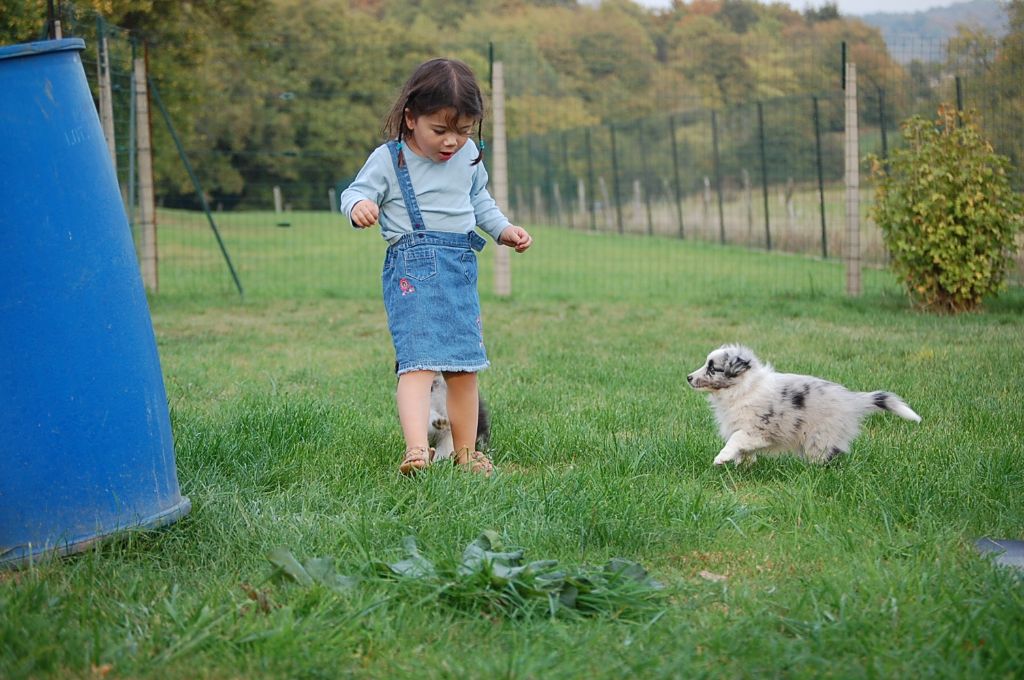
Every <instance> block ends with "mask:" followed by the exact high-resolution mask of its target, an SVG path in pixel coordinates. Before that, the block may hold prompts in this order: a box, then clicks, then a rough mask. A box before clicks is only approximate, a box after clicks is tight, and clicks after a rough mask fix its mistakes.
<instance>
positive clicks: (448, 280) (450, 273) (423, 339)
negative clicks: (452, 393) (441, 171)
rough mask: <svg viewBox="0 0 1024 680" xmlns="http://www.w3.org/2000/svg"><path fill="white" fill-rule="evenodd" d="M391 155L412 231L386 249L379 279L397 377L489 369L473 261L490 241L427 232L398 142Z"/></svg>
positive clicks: (467, 235)
mask: <svg viewBox="0 0 1024 680" xmlns="http://www.w3.org/2000/svg"><path fill="white" fill-rule="evenodd" d="M388 149H389V150H390V151H391V160H392V162H393V164H394V166H395V173H396V174H397V175H398V184H399V187H401V189H402V198H403V199H404V200H405V208H406V210H408V211H409V217H410V219H411V221H412V228H413V231H412V233H410V234H406V235H405V236H403V237H402V238H400V239H399V240H398V241H396V242H394V243H392V244H391V245H390V246H389V247H388V251H387V255H385V257H384V270H383V272H382V273H381V284H382V286H383V289H384V308H385V310H386V311H387V314H388V329H389V330H390V331H391V340H392V342H394V345H395V356H396V358H397V365H398V369H397V372H398V374H399V375H401V374H402V373H408V372H410V371H444V372H469V373H475V372H477V371H480V370H482V369H484V368H487V366H488V365H490V364H489V362H488V361H487V352H486V351H485V349H484V337H483V325H482V322H481V319H480V296H479V294H478V292H477V262H476V253H477V251H480V250H483V247H484V245H485V244H486V243H487V242H486V241H485V240H484V239H483V237H481V236H480V235H479V234H477V233H476V232H475V231H471V232H469V233H465V234H460V233H455V232H445V231H429V230H428V229H427V228H426V226H425V225H424V224H423V215H422V214H421V213H420V207H419V204H418V203H417V202H416V194H415V193H414V191H413V188H412V179H411V178H410V177H409V169H408V168H407V167H406V166H405V164H402V165H401V166H399V162H398V154H399V149H398V145H397V143H396V142H394V141H391V142H388Z"/></svg>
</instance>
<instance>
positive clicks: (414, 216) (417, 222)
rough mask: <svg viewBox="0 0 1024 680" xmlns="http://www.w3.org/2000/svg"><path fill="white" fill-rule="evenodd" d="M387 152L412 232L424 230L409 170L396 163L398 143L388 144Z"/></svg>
mask: <svg viewBox="0 0 1024 680" xmlns="http://www.w3.org/2000/svg"><path fill="white" fill-rule="evenodd" d="M388 151H390V152H391V162H392V164H394V166H395V174H396V175H398V186H399V188H401V190H402V199H403V200H405V209H406V210H407V211H408V212H409V219H410V221H412V228H413V231H422V230H425V229H426V226H424V224H423V215H422V214H421V213H420V204H419V203H417V202H416V192H415V191H413V188H412V178H411V177H409V168H408V166H407V165H406V164H405V163H399V162H398V154H399V153H400V151H401V150H400V149H399V147H398V142H397V141H395V140H393V139H392V140H391V141H390V142H388Z"/></svg>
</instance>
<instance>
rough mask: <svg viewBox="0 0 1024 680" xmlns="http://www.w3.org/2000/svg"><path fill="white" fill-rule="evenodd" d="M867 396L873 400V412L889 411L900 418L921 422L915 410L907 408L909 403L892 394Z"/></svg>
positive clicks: (868, 394) (878, 393) (882, 393)
mask: <svg viewBox="0 0 1024 680" xmlns="http://www.w3.org/2000/svg"><path fill="white" fill-rule="evenodd" d="M865 394H866V395H867V396H868V397H869V398H870V399H871V407H872V410H875V411H888V412H889V413H895V414H896V415H898V416H899V417H900V418H905V419H906V420H913V421H914V422H915V423H919V422H921V416H919V415H917V413H915V412H914V409H912V408H910V407H909V406H907V402H905V401H903V400H902V399H900V398H899V397H897V396H896V395H895V394H893V393H892V392H866V393H865Z"/></svg>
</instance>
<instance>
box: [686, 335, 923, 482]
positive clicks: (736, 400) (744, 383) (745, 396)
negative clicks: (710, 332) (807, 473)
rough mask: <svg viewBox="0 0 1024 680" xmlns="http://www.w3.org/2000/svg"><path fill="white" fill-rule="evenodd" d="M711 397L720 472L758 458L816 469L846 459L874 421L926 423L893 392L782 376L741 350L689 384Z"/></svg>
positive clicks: (730, 351) (709, 364) (718, 355)
mask: <svg viewBox="0 0 1024 680" xmlns="http://www.w3.org/2000/svg"><path fill="white" fill-rule="evenodd" d="M686 381H687V382H688V383H690V385H691V386H692V387H693V388H694V389H697V390H701V391H704V392H707V393H708V399H709V401H710V402H711V407H712V409H713V410H714V413H715V419H716V420H717V421H718V431H719V433H720V434H721V435H722V439H724V440H725V446H724V447H723V448H722V450H721V451H720V452H719V454H718V455H717V456H715V465H722V464H724V463H729V462H732V463H735V464H736V465H739V464H740V463H744V462H749V463H752V462H754V461H755V460H756V459H757V453H758V452H766V453H769V452H774V453H781V452H791V453H795V454H797V455H798V456H800V457H802V458H803V459H804V460H807V461H809V462H812V463H827V462H828V461H830V460H832V459H833V458H835V457H836V456H837V455H839V454H842V453H847V452H848V451H849V448H850V443H851V442H852V441H853V440H854V439H855V438H856V437H857V434H858V433H859V432H860V423H861V420H863V419H864V417H865V416H868V415H870V414H872V413H880V412H886V411H887V412H889V413H894V414H896V415H898V416H899V417H901V418H905V419H907V420H912V421H914V422H920V421H921V416H919V415H917V414H916V413H915V412H914V411H913V410H912V409H911V408H910V407H909V406H907V404H906V403H905V402H904V401H903V400H902V399H900V398H899V397H897V396H896V395H895V394H892V393H890V392H853V391H851V390H848V389H846V388H845V387H843V386H842V385H838V384H836V383H833V382H829V381H827V380H822V379H821V378H815V377H813V376H809V375H795V374H791V373H776V372H775V371H774V370H773V369H772V367H771V366H770V365H769V364H762V363H761V361H760V360H759V359H758V358H757V356H756V355H755V354H754V352H753V351H751V350H750V349H748V348H747V347H743V346H742V345H723V346H722V347H719V348H718V349H716V350H715V351H713V352H712V353H711V354H709V355H708V357H707V359H706V360H705V362H704V364H703V365H702V366H701V367H700V368H698V369H697V370H696V371H694V372H693V373H691V374H689V375H688V376H686Z"/></svg>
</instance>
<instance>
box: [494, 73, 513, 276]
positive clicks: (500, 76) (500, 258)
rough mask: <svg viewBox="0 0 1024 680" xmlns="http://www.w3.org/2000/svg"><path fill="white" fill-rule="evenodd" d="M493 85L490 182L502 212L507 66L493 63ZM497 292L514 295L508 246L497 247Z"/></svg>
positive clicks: (504, 206)
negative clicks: (492, 147)
mask: <svg viewBox="0 0 1024 680" xmlns="http://www.w3.org/2000/svg"><path fill="white" fill-rule="evenodd" d="M492 77H493V81H492V85H491V100H492V101H491V106H492V107H493V109H494V154H493V158H494V161H493V164H492V165H491V185H492V187H493V195H494V200H495V201H496V202H497V204H498V207H499V208H500V209H501V210H503V211H506V213H507V211H508V143H507V137H506V136H505V65H504V63H502V62H500V61H496V62H494V66H493V72H492ZM494 292H495V294H497V295H501V296H507V295H511V294H512V267H511V263H510V262H509V249H508V248H507V247H506V246H498V247H497V248H495V249H494Z"/></svg>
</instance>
